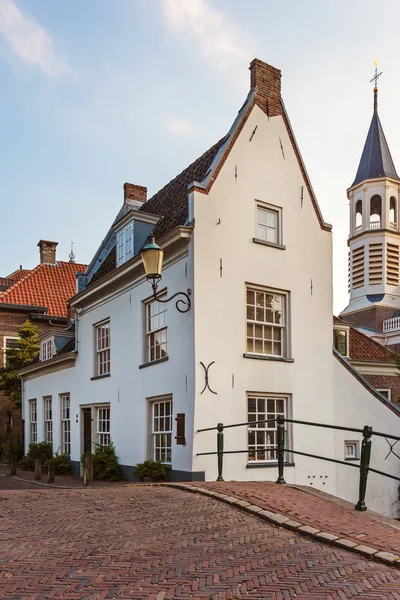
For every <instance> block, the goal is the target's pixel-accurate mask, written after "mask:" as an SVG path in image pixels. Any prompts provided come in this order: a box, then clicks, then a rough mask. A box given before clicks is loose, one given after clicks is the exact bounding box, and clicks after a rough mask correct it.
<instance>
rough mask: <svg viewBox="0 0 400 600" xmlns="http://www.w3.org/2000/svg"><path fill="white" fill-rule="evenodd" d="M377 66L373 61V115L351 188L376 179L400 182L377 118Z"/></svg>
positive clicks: (379, 74) (378, 75)
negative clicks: (385, 178) (389, 178)
mask: <svg viewBox="0 0 400 600" xmlns="http://www.w3.org/2000/svg"><path fill="white" fill-rule="evenodd" d="M378 66H379V63H378V61H375V75H374V77H373V78H372V79H371V82H374V84H375V86H374V114H373V115H372V121H371V125H370V127H369V131H368V135H367V139H366V141H365V145H364V150H363V152H362V155H361V160H360V164H359V165H358V169H357V174H356V177H355V179H354V181H353V183H352V185H351V187H353V186H354V185H357V184H358V183H361V181H364V179H375V178H377V177H391V178H392V179H397V180H399V181H400V178H399V176H398V175H397V173H396V168H395V166H394V163H393V159H392V156H391V154H390V150H389V146H388V143H387V141H386V138H385V134H384V133H383V129H382V125H381V122H380V119H379V116H378V79H379V77H380V76H381V75H382V71H381V72H380V73H378Z"/></svg>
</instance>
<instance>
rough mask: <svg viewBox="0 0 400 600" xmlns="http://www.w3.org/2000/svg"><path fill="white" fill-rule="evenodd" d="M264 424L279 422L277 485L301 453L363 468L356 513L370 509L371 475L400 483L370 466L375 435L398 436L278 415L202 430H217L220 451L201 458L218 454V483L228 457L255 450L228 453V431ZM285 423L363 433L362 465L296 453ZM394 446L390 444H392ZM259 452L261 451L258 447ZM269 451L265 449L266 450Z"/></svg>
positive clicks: (370, 428)
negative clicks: (289, 457) (288, 459)
mask: <svg viewBox="0 0 400 600" xmlns="http://www.w3.org/2000/svg"><path fill="white" fill-rule="evenodd" d="M261 423H264V424H265V423H277V446H276V453H277V459H278V460H277V465H278V479H277V480H276V483H277V484H284V483H286V481H285V478H284V468H285V452H286V453H290V454H298V455H300V456H307V457H308V458H315V459H318V460H325V461H327V462H332V463H336V464H339V465H345V466H346V467H353V468H356V469H359V473H360V481H359V495H358V502H357V504H356V505H355V507H354V508H355V509H356V510H360V511H364V510H367V507H366V504H365V494H366V491H367V481H368V473H369V472H371V473H377V474H378V475H383V476H384V477H389V478H390V479H395V480H396V481H400V477H396V476H395V475H391V474H390V473H384V472H383V471H378V470H377V469H373V468H372V467H370V461H371V448H372V436H374V435H375V436H377V437H383V438H386V439H387V440H389V439H390V440H395V443H396V442H399V441H400V437H397V436H395V435H391V434H389V433H381V432H379V431H374V430H373V429H372V427H369V426H368V425H365V426H364V427H363V428H362V429H357V428H355V427H342V426H341V425H328V424H327V423H314V422H312V421H299V420H296V419H286V418H285V417H283V416H282V415H278V416H277V417H276V418H273V419H264V420H261V421H246V422H245V423H233V424H231V425H224V424H223V423H218V425H217V426H216V427H207V428H206V429H199V430H198V431H197V433H203V432H205V431H217V451H216V452H199V453H198V454H197V456H209V455H213V454H214V455H215V454H216V455H217V459H218V477H217V481H223V480H224V479H223V461H224V454H251V452H252V451H251V450H249V448H247V449H246V450H224V430H225V429H229V428H232V427H244V426H248V425H251V426H252V427H253V426H254V425H258V424H261ZM285 423H293V424H297V425H306V426H310V427H322V428H325V429H334V430H337V431H351V432H352V433H361V434H362V436H363V439H362V443H361V456H360V464H354V463H351V462H348V461H344V460H338V459H336V458H329V457H327V456H321V455H320V454H310V453H308V452H300V451H299V450H293V449H292V448H285V445H286V435H285ZM389 445H390V444H389ZM392 447H393V445H390V452H391V451H392ZM258 450H259V448H258ZM265 450H266V448H264V451H265Z"/></svg>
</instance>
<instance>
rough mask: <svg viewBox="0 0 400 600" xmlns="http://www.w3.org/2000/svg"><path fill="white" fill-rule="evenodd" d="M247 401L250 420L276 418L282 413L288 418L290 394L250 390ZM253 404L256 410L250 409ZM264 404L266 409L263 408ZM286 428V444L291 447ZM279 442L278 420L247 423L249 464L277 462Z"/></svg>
mask: <svg viewBox="0 0 400 600" xmlns="http://www.w3.org/2000/svg"><path fill="white" fill-rule="evenodd" d="M246 402H247V406H246V409H247V421H248V422H250V421H254V422H255V421H264V420H270V419H275V418H276V417H277V416H278V415H282V416H283V417H285V418H286V419H287V418H288V414H289V408H290V405H289V403H290V398H289V396H288V395H283V394H265V393H263V394H261V393H251V392H248V393H247V397H246ZM272 403H273V406H272ZM253 406H255V410H250V408H253ZM263 406H264V410H262V407H263ZM282 406H283V410H282ZM285 429H286V436H285V446H286V448H289V447H290V436H289V431H288V428H287V427H286V425H285ZM253 434H254V435H253ZM277 443H278V440H277V421H271V422H270V423H258V424H257V425H255V426H251V425H247V448H248V454H247V462H248V464H259V463H261V464H262V463H266V464H268V463H277V462H278V450H277ZM261 448H262V449H261ZM286 461H287V457H286Z"/></svg>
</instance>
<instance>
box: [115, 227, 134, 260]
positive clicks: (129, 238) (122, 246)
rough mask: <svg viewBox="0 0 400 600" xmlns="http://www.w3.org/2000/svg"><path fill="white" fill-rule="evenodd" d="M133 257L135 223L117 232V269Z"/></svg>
mask: <svg viewBox="0 0 400 600" xmlns="http://www.w3.org/2000/svg"><path fill="white" fill-rule="evenodd" d="M132 256H133V221H131V222H130V223H128V224H127V225H125V227H124V228H123V229H121V230H120V231H118V232H117V267H119V266H120V265H122V264H124V263H125V262H127V261H128V260H129V259H130V258H132Z"/></svg>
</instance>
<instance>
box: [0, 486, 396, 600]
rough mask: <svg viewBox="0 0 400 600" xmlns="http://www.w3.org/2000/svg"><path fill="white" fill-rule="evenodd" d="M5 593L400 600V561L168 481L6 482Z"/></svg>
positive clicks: (155, 599) (1, 505) (2, 517)
mask: <svg viewBox="0 0 400 600" xmlns="http://www.w3.org/2000/svg"><path fill="white" fill-rule="evenodd" d="M0 536H1V537H0V543H1V552H0V558H1V565H2V567H1V579H0V581H1V583H0V597H1V598H4V599H14V600H16V599H21V600H22V599H28V598H29V599H33V598H35V599H37V600H39V599H40V600H42V599H44V598H65V599H81V600H83V599H87V600H89V599H90V600H92V599H105V598H137V599H152V600H167V599H169V598H200V599H204V600H205V599H208V600H209V599H218V600H227V599H232V600H233V599H234V598H253V599H259V600H261V599H269V598H270V599H284V600H286V599H289V598H302V599H303V600H305V599H307V600H309V599H311V598H314V599H315V598H318V599H332V600H336V599H337V600H343V599H345V598H360V599H361V598H365V599H367V598H368V599H369V600H371V599H373V598H375V599H381V598H382V599H384V598H387V599H390V600H392V599H400V571H399V570H397V569H395V568H393V567H387V566H384V565H382V564H379V563H377V562H373V561H370V560H368V559H364V558H361V557H360V556H358V555H357V554H353V553H349V552H347V551H345V550H341V549H338V548H333V547H330V546H328V545H324V544H320V543H318V542H316V541H312V540H310V539H307V538H306V537H302V536H300V535H299V534H296V533H291V532H288V531H284V530H282V529H280V528H278V527H275V526H272V525H269V524H267V523H265V522H263V521H261V520H260V519H259V518H258V517H252V516H250V515H247V514H245V513H243V512H241V511H240V510H238V509H235V508H232V507H230V506H228V505H226V504H223V503H221V502H218V501H216V500H213V499H211V498H208V497H205V496H202V495H199V494H192V493H187V492H184V491H179V490H175V489H171V488H165V487H156V486H153V487H151V486H149V487H146V486H131V487H113V488H103V489H89V490H74V489H71V490H55V489H53V490H50V489H37V490H33V491H25V490H21V491H13V490H10V491H1V492H0Z"/></svg>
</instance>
